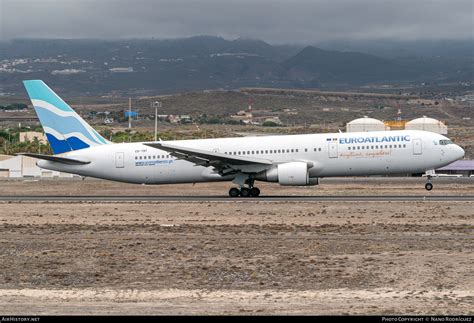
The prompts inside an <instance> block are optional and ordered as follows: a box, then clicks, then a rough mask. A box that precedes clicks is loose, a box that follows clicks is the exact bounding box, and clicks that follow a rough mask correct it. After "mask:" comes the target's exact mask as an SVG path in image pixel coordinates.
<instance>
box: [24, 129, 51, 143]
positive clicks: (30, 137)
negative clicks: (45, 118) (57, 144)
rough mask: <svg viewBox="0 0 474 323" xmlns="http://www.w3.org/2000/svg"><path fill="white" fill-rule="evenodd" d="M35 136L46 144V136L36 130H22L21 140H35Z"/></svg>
mask: <svg viewBox="0 0 474 323" xmlns="http://www.w3.org/2000/svg"><path fill="white" fill-rule="evenodd" d="M35 138H36V139H38V141H39V142H40V143H42V144H46V136H45V134H44V133H43V132H36V131H27V132H20V142H27V141H34V140H35Z"/></svg>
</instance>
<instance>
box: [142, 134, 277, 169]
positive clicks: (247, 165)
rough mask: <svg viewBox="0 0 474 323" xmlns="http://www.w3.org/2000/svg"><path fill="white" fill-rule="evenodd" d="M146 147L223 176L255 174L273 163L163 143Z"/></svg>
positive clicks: (262, 159)
mask: <svg viewBox="0 0 474 323" xmlns="http://www.w3.org/2000/svg"><path fill="white" fill-rule="evenodd" d="M144 145H146V146H149V147H152V148H156V149H161V150H164V151H167V152H169V153H170V155H171V156H173V157H176V158H178V159H183V160H187V161H189V162H191V163H194V164H195V165H196V166H205V167H211V166H212V167H214V168H216V169H217V170H218V171H219V173H220V174H221V175H223V174H229V173H231V172H232V170H244V171H245V169H247V170H249V169H255V172H257V171H260V170H263V169H266V168H269V167H270V166H271V165H273V162H272V161H271V160H269V159H264V158H255V157H248V156H245V157H243V156H235V155H227V154H223V153H219V152H214V151H209V150H201V149H195V148H188V147H181V146H176V145H170V144H167V143H163V142H158V143H144Z"/></svg>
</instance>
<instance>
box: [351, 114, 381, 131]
mask: <svg viewBox="0 0 474 323" xmlns="http://www.w3.org/2000/svg"><path fill="white" fill-rule="evenodd" d="M385 130H390V128H389V127H388V126H386V125H385V123H384V122H383V121H380V120H377V119H373V118H369V117H367V116H365V117H363V118H360V119H355V120H352V121H351V122H348V123H347V124H346V132H367V131H385Z"/></svg>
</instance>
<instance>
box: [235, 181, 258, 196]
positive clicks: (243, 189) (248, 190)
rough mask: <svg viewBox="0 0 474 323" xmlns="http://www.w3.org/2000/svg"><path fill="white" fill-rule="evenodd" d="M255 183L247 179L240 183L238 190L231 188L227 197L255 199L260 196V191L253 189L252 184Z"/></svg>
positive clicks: (256, 188)
mask: <svg viewBox="0 0 474 323" xmlns="http://www.w3.org/2000/svg"><path fill="white" fill-rule="evenodd" d="M254 182H255V180H254V179H253V178H250V177H249V178H247V179H245V180H242V181H241V182H240V184H241V185H240V189H238V188H237V187H232V188H231V189H230V190H229V196H230V197H238V196H242V197H257V196H259V195H260V189H259V188H258V187H255V186H253V183H254ZM245 184H246V185H247V186H244V185H245Z"/></svg>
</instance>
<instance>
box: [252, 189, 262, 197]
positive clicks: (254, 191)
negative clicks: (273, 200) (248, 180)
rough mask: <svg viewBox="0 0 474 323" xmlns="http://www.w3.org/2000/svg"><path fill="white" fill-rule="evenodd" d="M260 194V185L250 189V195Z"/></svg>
mask: <svg viewBox="0 0 474 323" xmlns="http://www.w3.org/2000/svg"><path fill="white" fill-rule="evenodd" d="M259 195H260V189H259V188H258V187H252V188H251V189H250V196H255V197H257V196H259Z"/></svg>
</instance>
